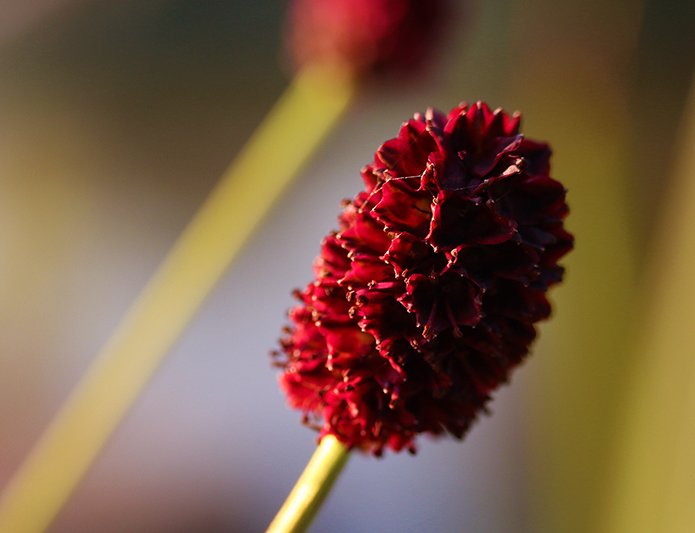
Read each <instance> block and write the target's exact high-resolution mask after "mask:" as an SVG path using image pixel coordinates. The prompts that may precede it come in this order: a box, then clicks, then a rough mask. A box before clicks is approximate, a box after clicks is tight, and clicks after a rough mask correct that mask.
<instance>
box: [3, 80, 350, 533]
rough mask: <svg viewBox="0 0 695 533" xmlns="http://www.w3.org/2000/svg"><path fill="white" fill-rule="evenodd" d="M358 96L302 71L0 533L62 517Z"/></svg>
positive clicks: (96, 374) (19, 486) (152, 285)
mask: <svg viewBox="0 0 695 533" xmlns="http://www.w3.org/2000/svg"><path fill="white" fill-rule="evenodd" d="M354 92H355V83H354V80H353V79H352V77H351V76H349V75H347V74H346V73H345V72H343V71H336V69H333V68H328V67H309V68H305V69H303V70H302V71H300V72H299V73H298V74H297V75H296V76H295V78H294V80H293V81H292V83H291V84H290V86H289V88H288V89H287V91H286V93H285V94H284V95H283V96H282V97H281V99H280V100H279V101H278V103H277V104H276V105H275V107H274V108H273V109H272V111H271V112H270V114H269V115H268V117H267V118H266V119H265V121H264V122H263V123H262V124H261V125H260V127H259V128H258V130H257V131H256V132H255V133H254V135H253V137H252V138H251V139H250V140H249V142H248V144H247V145H246V147H245V148H244V149H243V150H242V152H241V153H240V154H239V156H238V157H237V159H236V161H235V162H234V163H233V164H232V165H231V166H230V168H229V169H228V171H227V172H226V173H225V175H224V177H223V178H222V180H221V181H220V183H219V184H218V185H217V187H216V188H215V189H214V190H213V191H212V193H211V195H210V196H209V198H208V199H207V200H206V202H205V203H204V204H203V206H202V207H201V209H200V210H199V212H198V213H197V214H196V216H195V217H194V219H193V220H192V221H191V223H190V224H189V226H188V227H187V228H186V229H185V231H184V233H183V234H182V235H181V237H180V238H179V240H178V241H177V242H176V244H175V245H174V247H173V248H172V250H171V252H170V253H169V254H168V256H167V257H166V258H165V260H164V262H163V263H162V265H161V266H160V268H159V269H158V270H157V272H156V273H155V274H154V276H153V278H152V279H151V280H150V282H149V283H148V284H147V286H146V287H145V289H144V290H143V292H142V293H141V294H140V296H139V297H138V298H137V300H136V301H135V303H134V304H133V306H132V308H131V309H130V311H129V312H128V314H127V315H126V317H125V319H124V320H123V322H122V323H121V324H120V326H119V327H118V328H117V330H116V332H115V333H114V335H113V336H112V338H111V339H110V340H109V341H108V343H107V344H106V346H105V347H104V348H103V350H102V351H101V353H100V354H98V356H97V358H96V359H95V360H94V362H93V364H92V365H91V367H90V368H89V369H88V370H87V372H86V374H85V375H84V377H83V378H82V380H81V381H80V382H79V383H78V384H77V386H76V387H75V389H74V390H73V392H72V394H71V396H70V397H69V398H68V400H67V401H66V403H65V404H64V405H63V406H62V407H61V409H60V411H59V412H58V414H57V415H56V417H55V418H54V419H53V421H52V422H51V423H50V425H49V427H48V429H47V430H46V431H45V433H44V434H43V435H42V436H41V437H40V439H39V441H38V443H37V444H36V446H35V447H34V449H33V450H32V451H31V452H30V454H29V456H28V457H27V458H26V460H25V461H24V463H23V464H22V465H21V466H20V468H19V470H18V471H17V473H16V474H15V476H14V477H13V478H12V480H11V481H10V483H9V485H8V486H7V487H6V489H5V491H4V492H3V493H2V496H1V497H0V533H39V532H41V531H44V530H45V529H46V528H48V526H49V525H50V524H51V522H52V521H53V519H54V517H55V516H56V514H57V513H58V512H59V510H60V509H61V507H62V506H63V505H64V504H65V502H66V501H67V500H68V498H69V497H70V494H71V493H72V492H73V490H74V489H75V487H76V486H77V484H78V483H79V481H80V479H81V478H82V476H83V475H84V473H85V472H86V471H87V469H88V468H89V466H90V465H91V464H92V462H93V461H94V459H95V458H96V456H97V455H98V453H99V451H100V450H101V448H102V447H103V446H104V444H105V443H106V441H107V440H108V438H109V436H110V435H111V433H112V432H113V431H114V429H115V428H116V426H117V425H118V423H119V422H120V421H121V419H122V418H123V416H124V415H125V413H126V412H127V411H128V409H129V408H130V407H131V405H132V404H133V403H134V402H135V400H136V398H137V397H138V395H139V394H140V392H141V391H142V390H143V388H144V387H145V385H146V384H147V382H148V380H149V379H150V377H151V376H152V375H153V373H154V372H155V370H156V369H157V367H158V366H159V364H160V363H161V361H162V359H163V358H164V356H165V355H166V353H167V352H168V351H169V349H170V348H171V347H172V345H173V344H174V343H175V342H176V340H177V339H178V338H179V336H180V335H181V333H182V332H183V330H184V329H185V327H186V325H187V324H188V322H189V321H190V319H191V318H192V317H193V315H194V314H195V312H196V311H197V309H198V308H199V306H200V304H201V303H202V302H203V300H204V299H205V297H206V296H207V294H208V293H209V292H210V290H211V289H212V287H213V286H214V285H215V283H216V282H217V281H218V279H219V278H220V277H221V276H222V274H223V273H224V271H225V270H226V268H227V266H228V265H229V263H230V262H231V261H232V259H233V258H234V256H235V255H236V254H237V253H238V252H239V250H240V249H241V247H242V246H243V244H244V243H245V242H246V241H247V239H248V238H249V236H250V234H251V233H252V231H253V229H254V228H255V227H256V225H257V224H258V222H259V221H260V220H261V219H262V218H263V216H264V215H265V213H267V212H268V210H269V209H270V208H271V207H272V206H273V204H274V203H275V201H276V199H277V198H278V197H279V196H280V194H281V193H282V191H283V190H285V188H286V187H287V185H288V184H289V183H290V180H291V178H292V177H294V176H295V175H296V174H297V172H298V171H299V170H300V168H301V167H302V166H303V165H304V163H305V162H306V161H307V160H308V159H309V158H310V157H311V156H312V154H313V153H314V152H315V150H316V148H317V147H318V146H319V144H320V143H321V141H322V140H323V139H325V138H326V136H327V135H328V133H329V132H330V131H331V129H332V128H333V126H334V125H335V124H336V122H337V120H338V119H339V118H340V117H341V115H342V114H343V112H344V111H345V109H346V108H347V106H348V104H349V103H350V101H351V99H352V97H353V95H354Z"/></svg>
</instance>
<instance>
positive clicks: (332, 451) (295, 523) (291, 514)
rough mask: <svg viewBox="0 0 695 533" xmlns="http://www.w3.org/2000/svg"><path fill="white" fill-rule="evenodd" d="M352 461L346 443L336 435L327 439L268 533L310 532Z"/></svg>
mask: <svg viewBox="0 0 695 533" xmlns="http://www.w3.org/2000/svg"><path fill="white" fill-rule="evenodd" d="M348 457H349V452H348V450H347V448H346V447H345V445H344V444H343V443H341V442H340V441H339V440H338V439H336V438H335V437H334V436H333V435H327V436H325V437H324V438H323V439H322V440H321V444H319V447H318V448H316V451H315V452H314V455H313V456H312V457H311V460H310V461H309V463H308V464H307V465H306V468H305V469H304V472H302V475H301V476H300V477H299V479H298V480H297V483H296V484H295V486H294V488H293V489H292V492H290V495H289V496H288V497H287V500H285V503H284V504H283V506H282V507H281V508H280V510H279V511H278V514H277V515H276V516H275V518H274V519H273V521H272V522H271V524H270V526H269V527H268V530H267V531H266V533H302V532H304V531H306V530H307V528H308V527H309V525H310V524H311V521H312V520H313V519H314V516H315V515H316V512H317V511H318V510H319V508H320V507H321V504H322V503H323V500H324V499H325V498H326V496H327V495H328V492H329V491H330V490H331V487H333V483H334V482H335V480H336V479H337V477H338V475H339V474H340V471H341V470H342V469H343V466H345V463H346V462H347V460H348Z"/></svg>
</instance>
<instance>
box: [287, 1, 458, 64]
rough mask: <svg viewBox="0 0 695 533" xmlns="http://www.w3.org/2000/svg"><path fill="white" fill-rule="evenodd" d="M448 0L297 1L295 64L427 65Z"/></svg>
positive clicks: (290, 40) (292, 28) (291, 42)
mask: <svg viewBox="0 0 695 533" xmlns="http://www.w3.org/2000/svg"><path fill="white" fill-rule="evenodd" d="M445 7H446V6H445V0H293V2H292V3H291V5H290V12H289V20H288V27H287V39H286V41H287V47H288V49H289V52H290V55H291V56H292V59H293V61H294V63H295V64H296V65H298V66H304V65H307V64H311V63H316V62H319V63H333V64H335V63H338V64H341V65H343V66H346V67H348V68H349V69H351V70H352V71H354V72H357V73H360V74H364V73H367V72H373V71H384V70H385V71H404V70H409V69H412V68H414V67H417V66H419V65H421V64H423V63H424V61H425V59H426V58H427V55H428V52H429V50H430V49H431V48H432V45H433V42H435V41H436V37H437V36H438V34H439V33H441V26H442V25H443V23H444V19H445V17H444V10H445Z"/></svg>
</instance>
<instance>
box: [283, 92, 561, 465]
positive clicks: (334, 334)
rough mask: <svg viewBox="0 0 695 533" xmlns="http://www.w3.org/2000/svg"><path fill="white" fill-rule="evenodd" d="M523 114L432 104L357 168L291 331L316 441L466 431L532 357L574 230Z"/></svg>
mask: <svg viewBox="0 0 695 533" xmlns="http://www.w3.org/2000/svg"><path fill="white" fill-rule="evenodd" d="M519 120H520V119H519V115H518V114H514V115H512V116H511V117H510V116H508V115H506V114H505V113H504V112H502V111H501V110H497V111H494V112H492V111H490V109H489V108H488V106H487V105H486V104H484V103H480V102H478V103H477V104H475V105H474V106H471V107H468V106H467V105H466V104H462V105H460V106H459V107H456V108H454V109H453V110H452V111H451V113H449V116H448V117H446V116H444V115H443V114H441V113H439V112H437V111H434V110H432V109H430V110H428V111H427V113H426V115H424V116H423V115H421V114H417V115H415V118H414V119H412V120H410V121H408V122H406V123H405V124H404V125H403V126H402V128H401V130H400V134H399V136H398V138H396V139H392V140H390V141H387V142H386V143H384V144H383V145H382V146H381V147H380V148H379V149H378V150H377V152H376V156H375V158H374V163H372V164H370V165H368V166H366V167H365V168H364V169H363V170H362V178H363V180H364V183H365V186H366V190H365V191H363V192H361V193H359V194H358V195H357V197H356V198H355V199H354V200H353V201H352V202H349V203H348V204H347V205H346V206H345V210H344V212H343V213H342V214H341V215H340V217H339V222H340V229H339V231H338V232H337V233H331V234H330V235H328V237H326V238H325V240H324V242H323V246H322V249H321V255H320V256H319V257H318V258H317V260H316V262H315V264H314V273H315V276H316V280H315V281H314V282H313V283H311V284H310V285H309V286H308V287H307V288H306V289H305V291H304V292H303V293H299V292H297V297H298V299H299V300H300V301H301V303H300V304H299V305H298V306H296V307H295V308H294V309H292V311H291V312H290V319H291V321H292V322H293V327H292V328H288V329H287V332H286V336H285V338H284V339H283V340H282V352H284V355H285V357H284V359H283V360H282V361H280V362H279V364H280V365H281V366H282V367H283V368H284V373H283V374H282V376H281V378H280V383H281V386H282V388H283V389H284V390H285V392H286V393H287V399H288V403H289V404H290V405H291V406H292V407H295V408H298V409H301V410H302V411H303V412H304V414H305V421H306V422H307V423H309V424H314V425H316V424H318V427H319V428H320V431H321V436H323V435H326V434H329V433H330V434H333V435H335V436H336V437H337V438H338V439H339V440H341V441H342V442H344V443H346V444H347V445H348V446H350V447H359V448H361V449H365V450H371V451H373V452H374V453H375V454H377V455H378V454H380V453H381V452H382V450H383V449H384V448H385V447H390V448H392V449H393V450H395V451H399V450H401V449H402V448H404V447H406V448H408V449H409V450H411V451H414V439H415V436H416V435H417V434H418V433H430V434H434V435H439V434H442V433H446V432H448V433H450V434H452V435H454V436H455V437H457V438H462V437H463V435H464V433H465V432H466V431H467V430H468V428H469V427H470V425H471V423H472V422H473V421H474V420H475V418H476V416H477V414H478V413H479V412H480V411H481V410H484V408H485V404H486V403H487V402H488V400H489V399H490V393H491V391H493V390H494V389H496V388H497V387H498V386H499V385H500V384H501V383H503V382H505V381H506V380H507V377H508V375H509V372H510V370H511V369H512V368H513V367H515V366H517V365H518V364H519V363H520V362H521V361H522V360H523V358H524V357H525V356H526V354H527V352H528V349H529V346H530V344H531V342H532V341H533V339H534V338H535V336H536V330H535V328H534V324H535V323H536V322H538V321H539V320H541V319H544V318H547V317H548V316H549V314H550V305H549V303H548V300H547V299H546V291H547V289H548V287H550V286H551V285H554V284H555V283H557V282H559V281H561V279H562V275H563V268H562V267H561V266H558V264H557V261H558V259H560V258H561V257H562V256H563V255H565V253H567V252H568V251H569V250H570V249H571V248H572V246H573V238H572V236H571V235H570V234H569V233H567V232H566V231H565V230H564V228H563V219H564V218H565V216H566V215H567V212H568V208H567V204H566V203H565V190H564V188H563V187H562V185H561V184H560V183H558V182H557V181H555V180H553V179H551V178H550V177H549V171H550V166H549V158H550V149H549V147H548V145H547V144H545V143H539V142H534V141H530V140H527V139H525V138H524V137H523V136H522V135H520V134H519Z"/></svg>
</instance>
